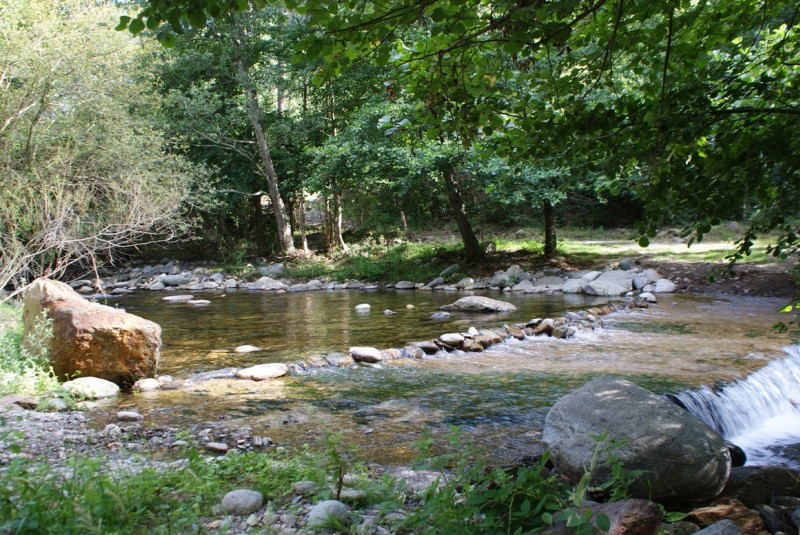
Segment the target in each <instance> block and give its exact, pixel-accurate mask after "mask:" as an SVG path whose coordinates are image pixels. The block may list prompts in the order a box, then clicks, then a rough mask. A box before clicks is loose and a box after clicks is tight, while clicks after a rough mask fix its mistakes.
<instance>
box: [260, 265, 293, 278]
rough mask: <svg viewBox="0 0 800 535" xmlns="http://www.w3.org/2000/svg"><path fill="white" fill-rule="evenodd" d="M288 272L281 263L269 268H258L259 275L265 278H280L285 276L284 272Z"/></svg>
mask: <svg viewBox="0 0 800 535" xmlns="http://www.w3.org/2000/svg"><path fill="white" fill-rule="evenodd" d="M284 271H286V266H284V265H283V264H281V263H280V262H279V263H277V264H270V265H268V266H262V267H260V268H258V274H259V275H261V276H263V277H272V278H275V277H280V276H281V275H283V272H284Z"/></svg>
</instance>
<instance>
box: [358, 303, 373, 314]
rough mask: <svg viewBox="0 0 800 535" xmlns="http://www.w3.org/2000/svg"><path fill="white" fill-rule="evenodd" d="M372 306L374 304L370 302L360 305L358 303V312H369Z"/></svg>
mask: <svg viewBox="0 0 800 535" xmlns="http://www.w3.org/2000/svg"><path fill="white" fill-rule="evenodd" d="M371 308H372V306H371V305H369V304H368V303H361V304H360V305H356V312H369V311H370V309H371Z"/></svg>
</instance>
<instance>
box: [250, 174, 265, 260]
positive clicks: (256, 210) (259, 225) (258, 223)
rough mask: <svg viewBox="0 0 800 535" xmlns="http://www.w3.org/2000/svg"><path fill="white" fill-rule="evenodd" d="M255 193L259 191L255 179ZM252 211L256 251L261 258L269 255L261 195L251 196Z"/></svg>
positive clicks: (253, 184) (253, 185)
mask: <svg viewBox="0 0 800 535" xmlns="http://www.w3.org/2000/svg"><path fill="white" fill-rule="evenodd" d="M252 187H253V191H254V192H256V191H259V190H260V188H259V187H258V181H257V180H256V179H255V177H254V178H253V183H252ZM249 201H250V209H251V213H252V214H253V228H254V230H255V242H256V251H257V252H258V254H259V255H260V256H265V255H266V254H267V234H266V232H265V229H264V213H263V210H262V208H261V195H251V196H250V199H249Z"/></svg>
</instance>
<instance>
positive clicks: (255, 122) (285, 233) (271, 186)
mask: <svg viewBox="0 0 800 535" xmlns="http://www.w3.org/2000/svg"><path fill="white" fill-rule="evenodd" d="M238 37H239V36H235V37H234V39H232V42H233V50H234V54H235V62H236V72H237V74H238V75H239V84H241V88H242V92H243V93H244V97H245V101H246V107H247V116H248V118H249V119H250V123H251V124H252V126H253V131H254V132H255V135H256V143H257V145H258V152H259V154H260V155H261V163H262V164H263V165H264V169H265V170H266V173H267V190H268V191H269V198H270V200H272V212H273V213H274V214H275V224H276V225H277V227H278V239H279V240H280V242H281V250H282V251H283V252H284V253H286V254H292V253H294V242H293V241H292V228H291V226H290V225H289V222H288V220H289V218H288V216H287V211H286V206H285V205H284V204H283V199H282V198H281V195H280V190H279V189H278V175H277V173H276V172H275V165H274V164H273V163H272V157H271V156H270V154H269V145H268V144H267V138H266V136H265V135H264V126H263V125H262V123H261V106H260V105H259V104H258V92H257V91H256V88H255V85H254V84H253V80H252V79H251V78H250V73H249V72H248V71H247V69H246V68H245V66H244V62H243V61H242V55H241V51H240V50H239V43H238Z"/></svg>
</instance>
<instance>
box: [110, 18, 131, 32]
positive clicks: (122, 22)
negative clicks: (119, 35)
mask: <svg viewBox="0 0 800 535" xmlns="http://www.w3.org/2000/svg"><path fill="white" fill-rule="evenodd" d="M130 21H131V18H130V17H129V16H127V15H123V16H121V17H120V18H119V24H117V25H116V26H115V27H114V29H115V30H117V31H118V32H121V31H122V30H125V29H127V28H128V23H129V22H130Z"/></svg>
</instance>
